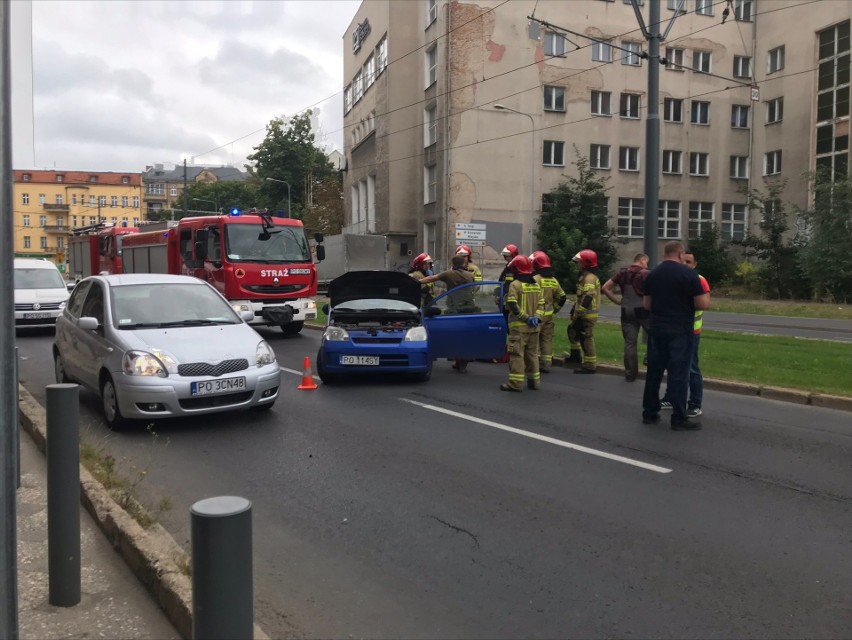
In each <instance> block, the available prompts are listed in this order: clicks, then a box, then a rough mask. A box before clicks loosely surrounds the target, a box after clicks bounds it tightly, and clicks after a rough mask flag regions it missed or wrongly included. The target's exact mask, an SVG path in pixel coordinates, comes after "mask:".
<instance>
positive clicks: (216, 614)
mask: <svg viewBox="0 0 852 640" xmlns="http://www.w3.org/2000/svg"><path fill="white" fill-rule="evenodd" d="M190 513H191V514H192V527H191V528H192V637H193V639H194V640H218V639H222V640H226V639H227V640H236V639H240V638H245V639H246V640H251V638H253V637H254V611H253V607H254V594H253V590H252V544H251V502H250V501H248V500H246V499H245V498H240V497H237V496H219V497H216V498H207V499H206V500H199V501H198V502H196V503H195V504H194V505H192V507H191V509H190Z"/></svg>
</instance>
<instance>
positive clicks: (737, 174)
mask: <svg viewBox="0 0 852 640" xmlns="http://www.w3.org/2000/svg"><path fill="white" fill-rule="evenodd" d="M750 167H751V162H750V161H749V157H748V156H731V178H732V179H734V180H748V177H749V169H750Z"/></svg>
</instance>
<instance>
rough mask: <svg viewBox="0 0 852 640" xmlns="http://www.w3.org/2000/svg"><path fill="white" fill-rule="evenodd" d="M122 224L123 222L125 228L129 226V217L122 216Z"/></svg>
mask: <svg viewBox="0 0 852 640" xmlns="http://www.w3.org/2000/svg"><path fill="white" fill-rule="evenodd" d="M121 222H122V223H123V224H124V225H125V226H127V216H122V218H121Z"/></svg>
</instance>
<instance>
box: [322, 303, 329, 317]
mask: <svg viewBox="0 0 852 640" xmlns="http://www.w3.org/2000/svg"><path fill="white" fill-rule="evenodd" d="M322 312H323V313H324V314H325V315H328V303H327V302H326V303H325V304H324V305H322Z"/></svg>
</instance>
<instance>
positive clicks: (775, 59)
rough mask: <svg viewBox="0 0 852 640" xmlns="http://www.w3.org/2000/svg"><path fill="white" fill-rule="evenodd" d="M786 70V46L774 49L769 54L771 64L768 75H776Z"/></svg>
mask: <svg viewBox="0 0 852 640" xmlns="http://www.w3.org/2000/svg"><path fill="white" fill-rule="evenodd" d="M783 68H784V46H783V45H782V46H780V47H777V48H775V49H772V50H771V51H770V52H769V62H768V64H767V69H766V72H767V73H775V72H776V71H781V69H783Z"/></svg>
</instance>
